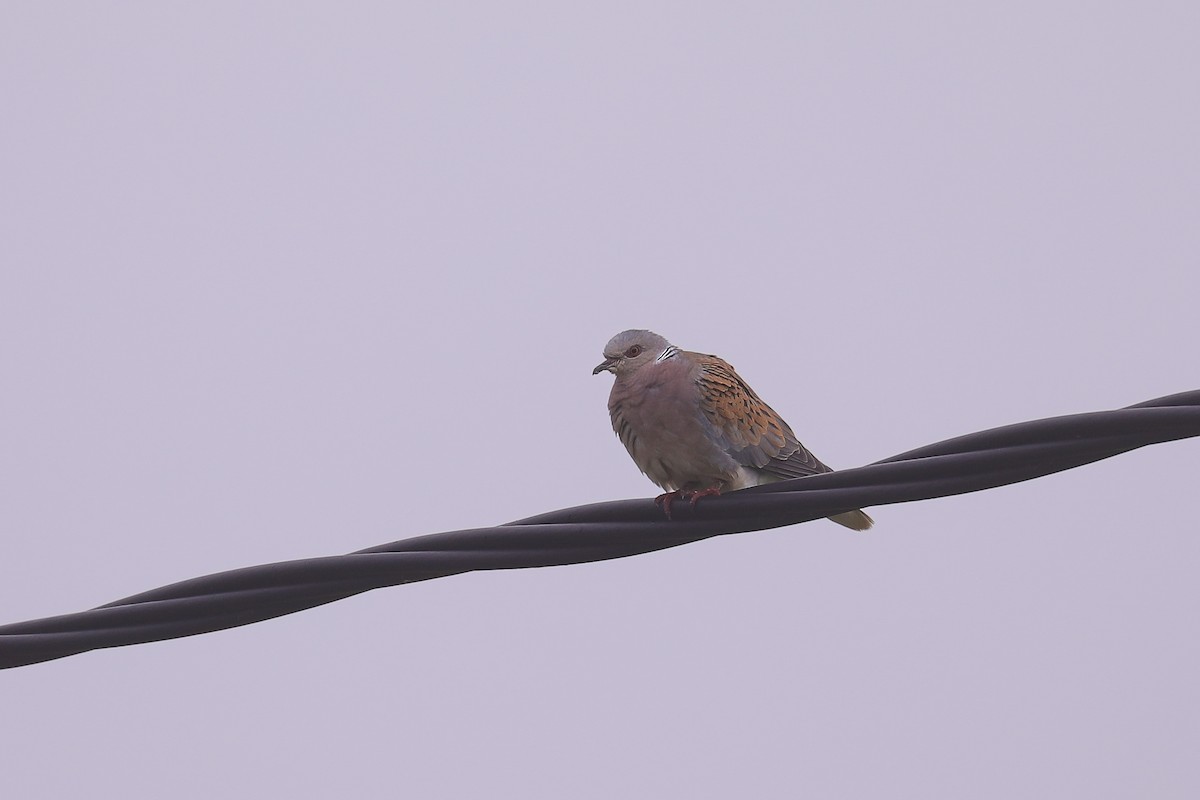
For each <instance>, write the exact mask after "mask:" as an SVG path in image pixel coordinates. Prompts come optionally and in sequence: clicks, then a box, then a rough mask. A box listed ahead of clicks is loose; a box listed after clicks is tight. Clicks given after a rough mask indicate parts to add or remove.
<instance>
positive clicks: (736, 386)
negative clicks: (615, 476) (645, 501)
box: [592, 330, 873, 531]
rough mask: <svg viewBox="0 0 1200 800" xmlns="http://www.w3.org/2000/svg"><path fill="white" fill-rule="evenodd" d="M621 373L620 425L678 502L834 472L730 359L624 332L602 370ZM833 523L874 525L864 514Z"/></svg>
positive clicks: (629, 445)
mask: <svg viewBox="0 0 1200 800" xmlns="http://www.w3.org/2000/svg"><path fill="white" fill-rule="evenodd" d="M601 372H611V373H612V374H613V375H614V376H615V378H616V379H615V380H614V381H613V387H612V393H611V394H610V395H609V397H608V413H609V416H611V417H612V425H613V430H614V431H616V433H617V436H618V437H619V438H620V439H621V443H622V444H624V445H625V449H626V450H628V451H629V455H630V456H632V457H633V461H634V463H635V464H637V465H638V468H639V469H640V470H641V471H642V472H644V473H645V474H646V477H648V478H650V480H652V481H654V482H655V483H657V484H658V485H659V486H661V487H662V488H663V490H664V491H665V492H666V494H663V495H660V496H659V497H658V503H659V504H660V505H662V506H663V510H664V511H665V512H666V514H667V516H668V517H670V516H671V501H672V500H675V499H682V500H690V501H691V502H692V505H693V506H694V505H695V504H696V501H697V500H699V499H700V498H701V497H705V496H709V495H716V494H720V493H721V492H722V491H733V490H737V489H745V488H746V487H748V486H758V485H760V484H764V483H774V482H775V481H780V480H784V479H787V478H802V477H804V476H806V475H819V474H821V473H823V472H832V470H831V469H830V468H829V467H827V466H825V465H824V464H822V463H821V462H820V461H818V460H817V458H816V456H814V455H813V454H812V453H810V452H808V450H807V449H805V447H804V445H802V444H800V442H799V440H797V439H796V434H794V433H792V429H791V428H790V427H788V424H787V423H786V422H784V421H783V419H782V418H781V417H780V416H779V415H778V414H776V413H775V411H774V410H773V409H772V408H771V407H770V406H768V405H767V404H766V403H764V402H763V401H762V400H761V399H760V398H759V396H758V395H757V394H755V393H754V390H753V389H751V388H750V387H749V386H748V385H747V384H746V382H745V381H744V380H742V378H741V376H739V375H738V374H737V372H735V371H734V369H733V367H731V366H730V365H729V364H728V363H726V362H725V361H723V360H721V359H720V358H717V357H716V356H708V355H703V354H702V353H690V352H688V351H686V350H680V349H679V348H678V347H676V346H675V345H673V344H671V343H670V342H668V341H667V340H666V339H664V338H663V337H661V336H659V335H658V334H657V333H654V332H652V331H641V330H630V331H624V332H623V333H618V334H617V335H616V336H614V337H613V338H612V339H611V340H609V342H608V344H607V345H605V347H604V361H603V362H601V363H600V364H599V365H598V366H597V367H596V368H595V369H594V370H592V374H593V375H598V374H599V373H601ZM830 519H831V520H833V521H834V522H836V523H838V524H839V525H845V526H846V527H847V528H852V529H853V530H856V531H863V530H866V529H867V528H869V527H871V525H872V524H873V520H872V519H871V518H870V517H869V516H867V515H866V514H864V513H863V512H862V511H847V512H845V513H842V514H835V515H834V516H832V517H830Z"/></svg>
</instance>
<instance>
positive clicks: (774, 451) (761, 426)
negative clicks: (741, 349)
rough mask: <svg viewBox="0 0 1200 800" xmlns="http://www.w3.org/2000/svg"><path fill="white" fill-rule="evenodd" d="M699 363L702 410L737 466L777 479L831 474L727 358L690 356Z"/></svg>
mask: <svg viewBox="0 0 1200 800" xmlns="http://www.w3.org/2000/svg"><path fill="white" fill-rule="evenodd" d="M688 355H689V356H691V357H692V358H694V359H695V360H696V362H697V363H698V364H699V365H700V372H699V375H698V376H697V378H696V383H697V384H698V385H699V387H700V410H701V411H703V412H704V416H705V417H706V418H707V419H708V421H709V422H710V423H712V426H713V428H714V429H715V432H716V434H717V436H718V438H719V439H720V440H721V443H722V444H723V445H724V446H725V451H726V452H727V453H729V455H731V456H733V458H734V460H735V461H737V462H738V463H739V464H742V465H743V466H747V467H756V468H758V469H761V470H762V471H763V472H766V473H769V474H771V475H774V476H776V477H779V478H801V477H804V476H805V475H818V474H820V473H822V472H830V471H831V470H830V469H829V467H827V466H825V465H824V464H822V463H821V462H820V461H818V460H817V458H816V456H814V455H813V454H812V453H810V452H808V450H807V449H806V448H805V447H804V445H802V444H800V442H799V441H798V440H797V439H796V435H795V434H794V433H792V429H791V428H789V427H788V424H787V423H786V422H784V421H783V419H782V418H781V417H780V416H779V415H778V414H776V413H775V411H774V409H772V408H771V407H770V406H769V405H767V404H766V403H764V402H763V401H762V399H761V398H760V397H759V396H758V395H757V394H755V393H754V390H753V389H751V388H750V387H749V386H747V385H746V382H745V381H743V380H742V378H741V376H740V375H738V374H737V372H735V371H734V369H733V367H732V366H730V365H729V364H728V363H727V362H725V361H724V360H722V359H720V358H717V357H716V356H709V355H703V354H701V353H688Z"/></svg>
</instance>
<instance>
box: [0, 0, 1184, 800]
mask: <svg viewBox="0 0 1200 800" xmlns="http://www.w3.org/2000/svg"><path fill="white" fill-rule="evenodd" d="M978 6H979V4H962V3H949V2H947V3H908V4H895V3H880V4H869V3H868V4H858V3H788V4H782V3H780V4H757V5H745V4H728V5H717V4H696V3H647V2H638V3H614V2H604V3H565V4H545V3H525V4H509V5H505V6H501V5H500V4H491V3H487V4H475V5H472V4H455V3H441V4H420V5H418V4H415V3H412V4H392V3H378V4H369V3H258V4H249V3H193V4H177V3H158V2H155V3H150V2H147V3H102V4H101V3H18V2H10V3H5V4H4V6H3V7H2V9H0V80H2V81H3V90H2V95H0V99H2V101H3V106H2V107H3V123H2V124H0V198H2V200H0V202H2V204H3V205H2V208H0V226H2V235H0V248H2V258H0V270H2V273H0V274H2V283H0V376H2V377H0V381H2V383H0V387H2V390H0V511H2V516H0V520H2V524H3V537H2V540H0V610H2V616H3V619H2V620H0V621H3V622H10V621H17V620H21V619H27V618H33V617H41V616H47V615H52V614H59V613H65V612H70V611H77V610H82V609H84V608H89V607H92V606H95V605H98V604H100V603H104V602H107V601H110V600H114V599H116V598H118V597H124V596H126V595H130V594H133V593H135V592H139V591H142V590H145V589H149V588H152V587H155V586H159V585H162V584H165V583H169V582H173V581H176V580H181V579H184V578H188V577H192V576H196V575H202V574H206V573H211V572H216V571H220V570H225V569H231V568H235V567H240V566H246V565H251V564H257V563H262V562H268V561H279V560H286V559H292V558H300V557H308V556H316V555H324V554H332V553H342V552H346V551H350V550H354V549H358V548H361V547H366V546H369V545H373V544H377V543H380V542H386V541H391V540H394V539H398V538H403V537H408V536H412V535H416V534H421V533H427V532H433V531H440V530H453V529H457V528H463V527H473V526H482V525H490V524H494V523H500V522H505V521H508V520H512V519H515V518H519V517H522V516H527V515H531V514H535V513H539V512H542V511H547V510H550V509H554V508H560V507H564V506H571V505H577V504H580V503H586V502H593V501H600V500H606V499H618V498H626V497H637V496H648V495H651V494H654V493H656V489H655V487H654V486H652V485H651V484H650V483H649V482H648V481H647V480H646V479H645V478H643V477H642V476H641V475H639V474H638V472H637V470H636V468H635V467H634V465H633V463H632V462H631V461H630V460H629V458H628V456H627V455H626V454H625V452H624V450H623V448H621V446H620V444H619V443H618V442H617V440H616V438H615V437H614V436H613V434H612V431H611V429H610V427H609V422H608V417H607V413H606V411H605V399H606V397H607V393H608V390H609V385H610V383H611V380H610V378H609V377H608V376H607V375H605V376H600V377H593V376H592V375H591V374H590V373H591V368H592V367H593V366H594V365H595V364H596V363H598V362H599V360H600V353H601V348H602V347H603V345H604V343H605V342H606V341H607V339H608V338H609V337H610V336H611V335H612V334H613V333H615V332H617V331H619V330H622V329H624V328H628V327H650V328H653V329H654V330H657V331H659V332H661V333H663V334H664V335H666V336H667V337H669V338H670V339H672V340H673V341H674V342H676V343H677V344H679V345H681V346H684V347H687V348H691V349H697V350H702V351H705V352H715V353H718V354H720V355H722V356H724V357H725V358H727V359H728V360H730V361H731V362H732V363H733V364H735V365H736V366H737V367H738V369H739V371H740V372H741V373H742V374H743V375H744V376H745V377H747V378H748V379H749V380H750V382H751V383H752V384H753V385H754V387H755V388H756V389H757V390H758V391H759V393H760V394H762V395H763V396H764V397H765V398H766V399H767V400H768V402H770V403H771V404H772V405H773V406H774V407H775V408H776V409H777V410H779V411H780V412H781V413H782V414H783V415H784V416H785V417H786V418H787V419H788V420H789V421H790V422H791V424H792V426H793V427H794V428H795V429H796V431H797V433H798V434H799V436H800V437H801V439H802V440H803V441H804V442H805V443H806V444H808V445H809V446H810V447H811V448H812V449H813V450H814V452H816V453H817V455H818V456H819V457H820V458H822V459H823V460H825V461H827V462H829V463H830V464H832V465H834V466H842V467H845V466H853V465H858V464H863V463H866V462H869V461H873V460H876V459H878V458H883V457H886V456H889V455H892V454H894V453H897V452H900V451H903V450H907V449H909V448H912V447H916V446H919V445H923V444H927V443H930V442H933V441H937V440H940V439H944V438H947V437H950V436H955V435H958V434H962V433H967V432H970V431H974V430H978V429H981V428H987V427H991V426H995V425H1000V424H1005V423H1009V422H1017V421H1022V420H1026V419H1032V418H1037V417H1045V416H1051V415H1056V414H1064V413H1073V412H1079V411H1091V410H1097V409H1104V408H1112V407H1116V406H1122V405H1126V404H1130V403H1134V402H1138V401H1141V400H1145V399H1148V398H1151V397H1156V396H1159V395H1163V394H1168V393H1173V392H1177V391H1183V390H1187V389H1195V388H1200V370H1198V369H1197V339H1198V336H1200V322H1198V319H1197V308H1196V298H1197V292H1198V290H1200V278H1198V277H1197V269H1198V264H1200V226H1198V225H1197V221H1198V220H1200V148H1198V146H1197V142H1200V102H1198V89H1200V87H1198V79H1200V54H1198V53H1200V51H1198V48H1197V41H1198V36H1200V7H1198V6H1197V5H1196V4H1195V3H1194V2H1179V3H1125V4H1111V3H1110V4H1096V3H1082V2H1081V3H1065V4H1064V3H1047V2H1036V3H1006V4H1003V6H1000V5H998V4H992V7H991V8H980V7H978ZM1198 469H1200V443H1198V442H1194V441H1193V442H1184V443H1177V444H1170V445H1164V446H1158V447H1154V448H1150V449H1147V450H1143V451H1140V452H1135V453H1131V454H1128V455H1125V456H1122V457H1119V458H1116V459H1113V460H1111V461H1107V462H1104V463H1101V464H1097V465H1094V466H1088V467H1085V468H1082V469H1079V470H1076V471H1072V472H1069V473H1065V474H1062V475H1057V476H1052V477H1050V478H1046V479H1043V480H1039V481H1035V482H1032V483H1027V484H1023V485H1019V486H1013V487H1008V488H1004V489H999V490H995V491H990V492H985V493H982V494H975V495H967V496H963V497H957V498H952V499H945V500H938V501H932V502H927V503H920V504H912V505H901V506H892V507H886V508H878V509H874V510H873V511H872V513H873V514H874V516H875V518H876V520H877V521H878V526H877V527H876V529H875V530H874V531H872V532H871V533H869V534H865V535H854V534H851V533H849V532H848V531H846V530H844V529H841V528H839V527H837V526H835V525H832V524H830V523H827V522H824V521H821V522H815V523H811V524H807V525H803V526H797V527H793V528H788V529H783V530H776V531H770V532H765V533H756V534H748V535H743V536H736V537H728V538H725V539H722V540H715V541H708V542H704V543H700V544H697V545H693V546H689V547H684V548H679V549H676V550H671V551H666V552H662V553H657V554H653V555H647V556H642V557H638V558H631V559H626V560H620V561H614V562H609V563H602V564H594V565H586V566H574V567H565V568H557V569H543V570H529V571H517V572H507V573H493V574H474V575H465V576H460V577H456V578H449V579H443V580H436V581H431V582H428V583H424V584H417V585H412V586H406V587H399V588H395V589H390V590H383V591H377V592H373V593H370V594H367V595H364V596H360V597H356V598H353V599H350V600H347V601H344V602H340V603H335V604H333V605H330V606H325V607H322V608H318V609H315V610H313V611H309V612H305V613H301V614H296V615H294V616H290V617H287V618H284V619H280V620H274V621H271V622H267V623H264V624H259V625H253V626H250V627H245V628H240V629H237V630H232V631H227V632H222V633H216V634H211V635H206V636H199V637H193V638H189V639H183V640H176V641H172V642H165V643H160V644H151V645H144V646H137V647H128V648H122V649H117V650H108V651H101V652H94V653H90V654H86V655H81V656H77V657H73V658H68V659H65V660H61V661H57V662H53V663H47V664H43V665H38V666H32V667H26V668H22V669H17V670H12V671H8V672H2V673H0V706H2V708H3V714H2V719H0V753H2V754H3V755H2V756H0V759H2V762H3V773H4V785H5V787H6V789H5V792H6V795H8V796H11V797H14V798H16V797H21V798H41V797H47V798H49V797H72V796H73V797H84V796H101V795H108V796H118V795H119V796H121V797H129V798H159V797H180V798H202V797H213V796H227V797H228V796H289V797H298V798H310V797H311V798H317V797H336V796H355V797H395V796H398V795H405V794H407V795H412V796H417V797H430V798H441V797H503V798H508V797H514V798H515V797H521V798H529V797H534V798H562V797H581V798H612V797H689V798H698V797H699V798H707V797H713V798H719V797H739V796H740V797H795V796H809V797H838V798H841V797H846V798H869V797H912V798H930V797H971V798H1012V797H1089V798H1109V797H1112V798H1117V797H1135V796H1136V797H1154V798H1185V797H1187V798H1190V797H1195V796H1196V795H1197V792H1200V759H1198V758H1197V753H1198V752H1200V717H1198V713H1200V688H1198V682H1197V675H1198V674H1200V647H1198V646H1197V641H1196V632H1197V606H1198V604H1200V585H1198V583H1197V577H1196V576H1197V568H1198V567H1200V537H1198V536H1197V523H1196V521H1195V515H1196V511H1195V499H1196V493H1197V481H1196V476H1197V473H1198Z"/></svg>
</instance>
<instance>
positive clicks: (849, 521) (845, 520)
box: [830, 511, 875, 531]
mask: <svg viewBox="0 0 1200 800" xmlns="http://www.w3.org/2000/svg"><path fill="white" fill-rule="evenodd" d="M830 519H831V520H833V521H834V522H836V523H837V524H838V525H845V526H846V527H847V528H849V529H850V530H852V531H865V530H866V529H867V528H869V527H871V526H872V525H874V524H875V520H873V519H871V518H870V517H868V516H867V514H866V512H863V511H847V512H845V513H843V514H834V515H833V516H832V517H830Z"/></svg>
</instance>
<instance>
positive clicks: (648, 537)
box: [0, 390, 1200, 668]
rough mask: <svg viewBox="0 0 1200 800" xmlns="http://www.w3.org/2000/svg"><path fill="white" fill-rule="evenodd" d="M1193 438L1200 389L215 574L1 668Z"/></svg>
mask: <svg viewBox="0 0 1200 800" xmlns="http://www.w3.org/2000/svg"><path fill="white" fill-rule="evenodd" d="M1192 436H1200V390H1197V391H1192V392H1184V393H1181V394H1176V395H1170V396H1168V397H1162V398H1158V399H1155V400H1149V401H1146V402H1144V403H1139V404H1137V405H1134V406H1130V407H1128V408H1124V409H1119V410H1115V411H1099V412H1093V413H1088V414H1072V415H1068V416H1061V417H1052V418H1049V419H1041V420H1034V421H1031V422H1023V423H1018V424H1015V425H1007V426H1004V427H1000V428H993V429H990V430H986V431H980V432H978V433H972V434H968V435H966V436H959V437H957V438H954V439H948V440H946V441H943V442H938V443H937V444H931V445H928V446H926V447H922V448H919V449H917V450H911V451H909V452H907V453H901V454H900V455H896V456H892V457H891V458H887V459H884V460H882V461H878V462H876V463H874V464H870V465H868V466H864V467H858V468H855V469H846V470H839V471H837V472H831V473H827V474H823V475H813V476H809V477H805V478H798V479H795V480H788V481H780V482H779V483H774V484H769V485H765V486H757V487H753V488H750V489H744V490H742V491H739V492H733V493H730V494H727V495H722V496H719V497H711V498H705V499H704V500H702V501H701V502H700V503H699V504H698V505H697V506H696V507H695V508H691V507H690V506H689V505H688V504H676V505H675V506H674V507H673V508H672V516H673V519H672V520H667V519H666V518H665V517H664V516H663V513H662V510H661V509H659V508H658V507H657V506H656V505H655V504H654V502H653V501H651V500H649V499H642V500H620V501H613V502H607V503H595V504H591V505H585V506H577V507H575V508H566V509H561V510H558V511H551V512H548V513H545V514H539V515H537V516H534V517H529V518H527V519H522V520H517V521H515V522H510V523H508V524H506V525H500V526H497V527H493V528H474V529H468V530H460V531H451V532H447V533H435V534H429V535H426V536H417V537H413V538H410V539H401V540H400V541H396V542H390V543H388V544H382V545H377V546H375V547H370V548H367V549H365V550H359V551H357V552H354V553H349V554H347V555H340V556H327V557H323V558H306V559H299V560H295V561H283V562H278V563H274V564H263V565H259V566H254V567H245V568H242V569H236V570H231V571H228V572H218V573H215V574H213V575H206V576H204V577H200V578H192V579H191V580H186V581H181V582H179V583H174V584H170V585H169V586H163V587H161V588H158V589H152V590H150V591H148V592H143V593H141V594H137V595H133V596H132V597H126V598H124V599H122V600H116V601H114V602H111V603H107V604H105V605H102V606H100V607H98V608H94V609H91V610H90V611H81V612H78V613H74V614H63V615H60V616H55V617H46V618H44V619H36V620H29V621H26V622H16V623H11V624H8V625H3V626H0V668H8V667H17V666H24V665H27V664H35V663H38V662H41V661H49V660H52V659H56V658H63V657H65V656H69V655H75V654H77V653H83V652H86V651H88V650H95V649H98V648H102V647H121V646H124V645H130V644H142V643H145V642H154V641H160V640H163V639H174V638H178V637H181V636H193V635H195V634H198V633H207V632H209V631H217V630H223V629H225V628H233V627H237V626H239V625H249V624H250V623H252V622H260V621H262V620H266V619H271V618H273V617H280V616H283V615H284V614H291V613H293V612H296V611H302V610H304V609H306V608H314V607H316V606H320V605H324V604H325V603H332V602H333V601H335V600H341V599H343V598H346V597H350V596H352V595H356V594H359V593H361V592H366V591H370V590H371V589H378V588H381V587H384V586H395V585H398V584H403V583H413V582H416V581H424V580H429V579H431V578H441V577H446V576H448V575H458V574H461V573H464V572H471V571H474V570H487V569H520V568H526V567H546V566H555V565H564V564H581V563H585V562H589V561H603V560H606V559H613V558H623V557H625V556H632V555H637V554H639V553H648V552H652V551H655V550H662V549H665V548H668V547H677V546H679V545H683V544H688V543H691V542H696V541H700V540H701V539H708V538H710V537H713V536H721V535H725V534H731V533H744V532H748V531H756V530H764V529H767V528H777V527H781V526H784V525H794V524H797V523H801V522H807V521H809V520H814V519H820V518H822V517H827V516H830V515H832V514H837V513H840V512H843V511H849V510H851V509H855V508H865V507H870V506H879V505H888V504H891V503H908V502H913V501H915V500H928V499H931V498H935V497H946V496H948V495H954V494H963V493H966V492H976V491H981V490H983V489H991V488H993V487H996V486H1004V485H1006V484H1010V483H1017V482H1019V481H1025V480H1030V479H1031V478H1037V477H1040V476H1043V475H1049V474H1051V473H1054V472H1060V471H1062V470H1066V469H1071V468H1073V467H1078V466H1081V465H1083V464H1088V463H1091V462H1093V461H1099V460H1101V459H1105V458H1109V457H1111V456H1115V455H1118V454H1120V453H1124V452H1128V451H1130V450H1134V449H1137V448H1139V447H1145V446H1146V445H1150V444H1158V443H1161V442H1168V441H1173V440H1176V439H1185V438H1188V437H1192ZM866 535H870V534H866Z"/></svg>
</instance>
